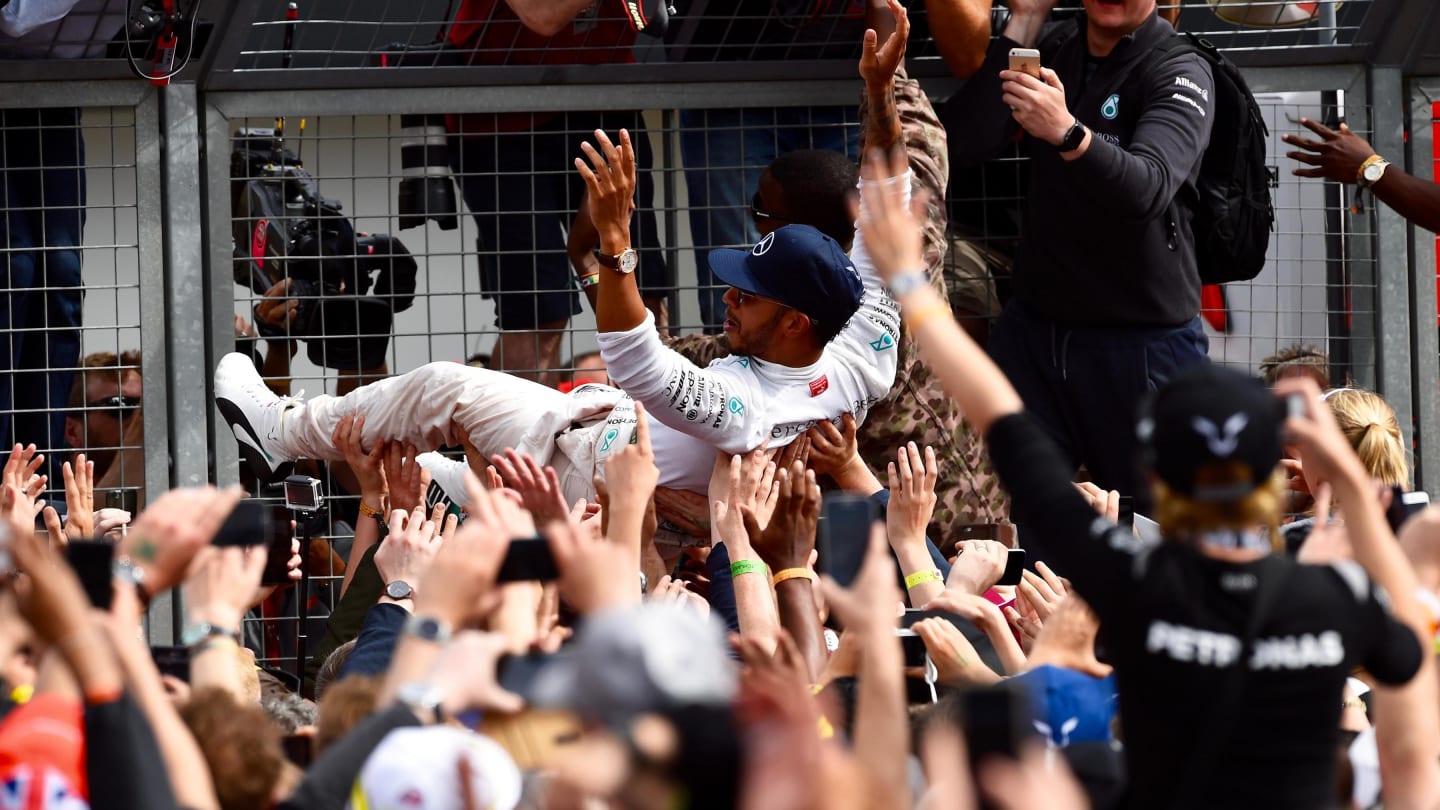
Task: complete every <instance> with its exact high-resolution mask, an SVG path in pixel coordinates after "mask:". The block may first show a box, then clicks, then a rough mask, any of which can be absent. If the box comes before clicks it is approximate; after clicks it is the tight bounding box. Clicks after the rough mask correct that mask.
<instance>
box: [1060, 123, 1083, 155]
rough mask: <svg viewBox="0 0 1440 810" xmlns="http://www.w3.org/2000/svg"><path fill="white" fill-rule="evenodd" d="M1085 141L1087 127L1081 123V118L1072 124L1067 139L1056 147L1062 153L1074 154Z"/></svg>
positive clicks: (1066, 133)
mask: <svg viewBox="0 0 1440 810" xmlns="http://www.w3.org/2000/svg"><path fill="white" fill-rule="evenodd" d="M1084 141H1085V125H1084V124H1082V123H1080V119H1079V118H1076V119H1075V123H1074V124H1072V125H1071V126H1070V129H1069V130H1067V131H1066V132H1065V137H1064V138H1063V139H1062V140H1061V141H1060V143H1058V144H1056V145H1055V149H1056V150H1057V151H1060V152H1074V151H1075V150H1076V149H1079V148H1080V144H1081V143H1083V142H1084Z"/></svg>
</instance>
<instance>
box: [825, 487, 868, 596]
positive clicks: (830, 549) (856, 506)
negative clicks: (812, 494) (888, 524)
mask: <svg viewBox="0 0 1440 810" xmlns="http://www.w3.org/2000/svg"><path fill="white" fill-rule="evenodd" d="M879 518H880V507H879V505H877V504H876V503H875V501H873V500H871V499H869V498H863V497H860V496H858V495H829V496H827V497H826V498H825V503H824V505H823V506H822V507H821V509H820V526H819V530H818V531H817V533H816V535H817V536H816V538H815V548H816V551H817V552H818V555H817V557H816V563H815V567H816V570H818V571H820V572H821V573H824V574H829V575H830V576H832V577H834V578H835V581H836V582H838V583H840V584H841V585H843V586H845V587H849V586H850V583H852V582H854V581H855V577H856V575H858V574H859V573H860V565H861V563H863V562H864V561H865V551H866V549H868V548H869V546H870V527H871V526H872V525H874V523H875V521H876V520H878V519H879Z"/></svg>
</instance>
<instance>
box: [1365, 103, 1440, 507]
mask: <svg viewBox="0 0 1440 810" xmlns="http://www.w3.org/2000/svg"><path fill="white" fill-rule="evenodd" d="M1437 98H1440V80H1437V79H1434V78H1430V79H1424V80H1414V81H1412V82H1411V84H1410V141H1409V147H1410V148H1409V153H1408V154H1407V155H1406V166H1405V170H1406V171H1407V172H1409V173H1410V174H1412V175H1414V176H1415V177H1418V178H1420V179H1421V180H1428V181H1431V182H1434V181H1435V179H1436V177H1435V158H1434V157H1433V155H1434V147H1435V128H1434V121H1435V113H1434V104H1435V100H1436V99H1437ZM1377 149H1378V147H1377ZM1410 251H1411V252H1410V259H1411V268H1412V275H1411V285H1412V286H1411V296H1412V298H1411V300H1412V303H1413V312H1412V315H1411V316H1412V318H1413V323H1414V341H1413V343H1412V347H1413V355H1412V356H1411V358H1410V362H1411V364H1412V368H1413V369H1414V386H1415V434H1416V442H1415V445H1414V446H1415V486H1416V487H1418V488H1422V489H1426V490H1427V491H1429V490H1430V489H1432V488H1434V487H1437V486H1440V331H1437V328H1436V314H1437V309H1436V295H1435V272H1436V265H1435V235H1434V234H1432V233H1431V232H1430V231H1427V230H1425V229H1423V228H1416V227H1413V226H1412V227H1411V229H1410Z"/></svg>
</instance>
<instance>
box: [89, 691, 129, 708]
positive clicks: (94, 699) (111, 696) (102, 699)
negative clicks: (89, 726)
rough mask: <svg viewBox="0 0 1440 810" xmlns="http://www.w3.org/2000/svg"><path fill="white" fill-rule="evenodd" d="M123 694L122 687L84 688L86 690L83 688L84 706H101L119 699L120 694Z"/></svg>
mask: <svg viewBox="0 0 1440 810" xmlns="http://www.w3.org/2000/svg"><path fill="white" fill-rule="evenodd" d="M123 694H125V690H124V689H120V688H115V689H86V690H85V705H86V706H103V705H104V704H106V703H114V702H115V701H117V700H119V699H120V696H121V695H123Z"/></svg>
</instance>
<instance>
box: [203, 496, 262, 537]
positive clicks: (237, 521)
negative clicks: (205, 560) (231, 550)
mask: <svg viewBox="0 0 1440 810" xmlns="http://www.w3.org/2000/svg"><path fill="white" fill-rule="evenodd" d="M273 533H274V532H273V530H272V523H271V509H270V505H269V504H267V503H263V502H261V501H251V500H246V501H241V502H239V503H237V504H235V509H234V510H233V511H231V512H230V516H229V517H227V518H225V522H224V523H222V524H220V530H219V531H217V532H215V539H214V540H213V541H212V542H211V545H215V546H222V547H223V546H268V545H269V544H270V536H271V535H272V534H273Z"/></svg>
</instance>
